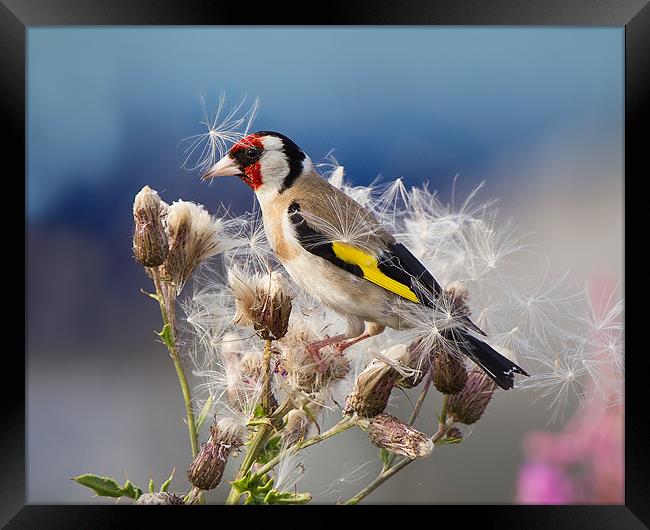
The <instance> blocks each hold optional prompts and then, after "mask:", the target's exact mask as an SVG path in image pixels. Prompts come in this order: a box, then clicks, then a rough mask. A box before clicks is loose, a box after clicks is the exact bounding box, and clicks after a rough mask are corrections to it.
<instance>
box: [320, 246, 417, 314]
mask: <svg viewBox="0 0 650 530" xmlns="http://www.w3.org/2000/svg"><path fill="white" fill-rule="evenodd" d="M332 250H333V251H334V254H335V255H336V257H337V258H339V259H340V260H342V261H345V262H346V263H350V264H352V265H356V266H357V267H359V268H360V269H361V270H362V271H363V277H364V278H365V279H366V280H368V281H369V282H372V283H374V284H376V285H379V287H383V288H384V289H386V290H387V291H390V292H392V293H395V294H396V295H399V296H401V297H402V298H406V299H407V300H410V301H411V302H415V303H416V304H419V303H420V300H419V299H418V297H417V296H416V295H415V293H414V292H413V291H411V289H410V287H408V286H406V285H404V284H403V283H400V282H398V281H397V280H393V278H391V277H389V276H386V275H385V274H384V273H383V272H381V271H380V270H379V267H378V262H377V258H376V257H375V256H373V255H372V254H368V253H367V252H364V251H363V250H360V249H358V248H357V247H355V246H353V245H349V244H348V243H342V242H340V241H333V242H332Z"/></svg>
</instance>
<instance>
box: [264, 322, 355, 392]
mask: <svg viewBox="0 0 650 530" xmlns="http://www.w3.org/2000/svg"><path fill="white" fill-rule="evenodd" d="M316 338H317V336H316V334H315V333H314V332H313V330H312V329H311V328H310V327H309V326H307V325H306V320H305V319H304V318H302V317H301V316H300V315H297V318H294V319H293V320H292V323H291V329H290V330H289V332H288V333H287V334H286V335H285V336H284V337H283V338H282V339H281V340H280V341H278V343H277V348H278V350H279V352H280V355H279V367H280V370H279V372H280V373H281V374H282V376H283V377H282V381H284V382H286V384H287V385H288V386H289V388H290V389H291V390H292V391H295V392H299V393H304V394H307V395H313V394H315V393H317V392H318V391H320V390H322V389H324V388H325V387H327V386H328V385H329V384H330V383H334V382H335V381H338V380H341V379H343V378H344V377H345V376H346V375H347V374H348V373H349V372H350V361H349V359H348V358H347V357H345V356H344V355H340V354H338V353H337V352H336V351H335V350H334V348H331V347H326V348H323V349H322V350H321V351H320V358H321V362H322V365H323V366H324V367H325V368H324V370H323V371H321V370H319V365H318V363H317V362H316V361H315V360H314V357H313V356H312V355H311V354H310V353H309V352H308V351H307V349H306V348H305V345H306V344H310V343H312V342H314V341H315V340H316Z"/></svg>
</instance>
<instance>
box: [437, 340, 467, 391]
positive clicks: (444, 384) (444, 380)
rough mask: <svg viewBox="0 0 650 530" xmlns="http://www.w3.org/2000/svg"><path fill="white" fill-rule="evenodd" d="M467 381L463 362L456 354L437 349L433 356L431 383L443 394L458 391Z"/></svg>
mask: <svg viewBox="0 0 650 530" xmlns="http://www.w3.org/2000/svg"><path fill="white" fill-rule="evenodd" d="M466 382H467V370H466V369H465V362H464V361H463V359H461V358H460V357H459V356H458V355H454V354H452V353H449V352H448V351H447V350H445V349H439V350H438V351H436V352H435V354H434V357H433V384H434V386H435V387H436V389H437V390H438V391H439V392H442V393H443V394H456V393H457V392H460V391H461V390H462V389H463V388H464V387H465V383H466Z"/></svg>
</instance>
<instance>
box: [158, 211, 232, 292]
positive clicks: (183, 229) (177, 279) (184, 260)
mask: <svg viewBox="0 0 650 530" xmlns="http://www.w3.org/2000/svg"><path fill="white" fill-rule="evenodd" d="M223 230H224V227H223V221H222V220H221V219H215V218H213V217H212V216H211V215H210V214H209V213H208V212H207V211H206V210H205V208H204V207H203V206H202V205H200V204H195V203H193V202H187V201H181V200H179V201H176V202H174V203H172V205H171V206H169V208H168V210H167V237H168V240H169V251H168V254H167V259H165V262H164V263H163V264H162V267H161V269H160V276H161V278H162V279H163V280H164V281H166V282H169V283H171V284H173V285H174V286H175V287H176V290H177V292H180V291H181V289H182V288H183V285H185V282H186V281H187V279H188V278H189V277H190V275H191V274H192V273H193V272H194V270H195V269H196V268H197V267H198V266H199V265H200V264H201V263H203V262H204V261H205V260H206V259H207V258H209V257H210V256H213V255H215V254H218V253H219V252H221V251H222V250H224V248H226V246H225V245H221V244H220V235H221V234H222V232H223Z"/></svg>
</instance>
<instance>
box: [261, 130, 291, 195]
mask: <svg viewBox="0 0 650 530" xmlns="http://www.w3.org/2000/svg"><path fill="white" fill-rule="evenodd" d="M262 144H264V153H263V154H262V158H260V170H261V173H262V186H261V187H260V189H259V190H258V191H263V190H268V191H271V190H273V191H277V190H278V189H279V188H280V187H281V186H282V182H283V181H284V178H285V177H286V176H287V175H288V174H289V161H288V160H287V157H286V155H285V154H284V151H283V149H282V148H283V145H284V144H283V143H282V140H281V139H280V138H277V137H276V136H267V137H265V138H262Z"/></svg>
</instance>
